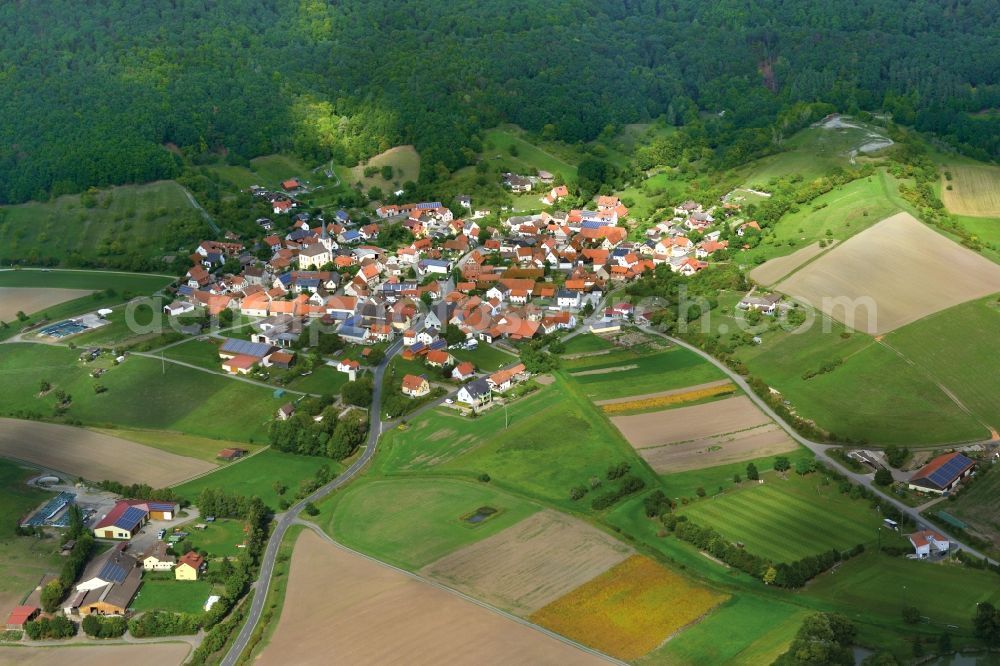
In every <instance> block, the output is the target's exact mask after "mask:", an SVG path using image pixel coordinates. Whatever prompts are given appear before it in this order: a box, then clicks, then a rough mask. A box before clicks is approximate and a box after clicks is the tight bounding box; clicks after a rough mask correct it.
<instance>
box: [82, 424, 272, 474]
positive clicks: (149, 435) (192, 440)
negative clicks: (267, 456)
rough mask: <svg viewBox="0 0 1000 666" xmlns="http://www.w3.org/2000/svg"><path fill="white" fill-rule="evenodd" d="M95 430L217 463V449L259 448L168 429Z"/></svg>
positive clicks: (258, 445) (244, 443) (257, 445)
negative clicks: (183, 433)
mask: <svg viewBox="0 0 1000 666" xmlns="http://www.w3.org/2000/svg"><path fill="white" fill-rule="evenodd" d="M92 429H93V430H96V431H97V432H101V433H104V434H105V435H111V436H112V437H121V438H122V439H127V440H129V441H132V442H136V443H138V444H145V445H146V446H152V447H153V448H156V449H162V450H164V451H169V452H170V453H176V454H177V455H179V456H188V457H190V458H198V459H199V460H207V461H208V462H212V463H216V464H219V465H223V464H225V465H228V464H231V463H223V462H222V461H221V460H219V458H218V457H217V456H218V454H219V451H221V450H222V449H225V448H232V447H239V448H243V449H247V450H249V451H250V452H251V453H252V452H254V451H257V450H259V449H260V448H261V445H260V444H247V443H246V442H231V441H227V440H225V439H211V438H209V437H199V436H197V435H182V434H181V433H178V432H170V431H168V430H137V429H134V428H92Z"/></svg>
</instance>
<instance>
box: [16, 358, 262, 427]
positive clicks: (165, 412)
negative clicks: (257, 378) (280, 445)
mask: <svg viewBox="0 0 1000 666" xmlns="http://www.w3.org/2000/svg"><path fill="white" fill-rule="evenodd" d="M78 353H79V352H77V351H74V350H71V349H67V348H63V347H52V346H44V345H28V344H10V345H3V346H2V347H0V373H2V374H3V375H4V377H5V378H6V381H5V382H3V383H2V384H0V405H2V406H3V412H4V413H5V414H8V415H12V416H17V415H19V414H20V415H23V414H25V413H32V414H36V415H39V416H42V417H47V416H49V415H51V414H52V410H53V406H54V405H55V401H56V398H55V397H54V390H63V391H65V392H66V393H68V394H69V395H71V396H72V399H73V400H72V404H71V405H70V407H69V410H68V411H67V416H68V417H70V418H73V419H78V420H80V421H81V422H83V424H84V425H92V426H107V425H117V426H124V427H126V428H136V429H150V430H176V431H179V432H182V433H186V434H192V435H197V436H199V437H208V438H219V439H229V440H243V441H248V440H251V439H256V441H262V440H263V439H264V438H265V436H266V432H267V424H268V423H269V421H270V420H271V418H272V416H273V412H274V410H276V409H277V407H278V406H279V405H280V401H279V400H276V399H275V398H274V397H273V392H272V391H271V390H270V389H267V388H259V387H256V386H251V385H249V384H245V383H243V382H238V381H234V380H232V379H228V378H226V377H221V376H217V375H210V374H207V373H204V372H201V371H198V370H193V369H190V368H185V367H183V366H178V365H174V364H170V363H165V364H161V362H160V361H159V360H155V359H150V358H142V357H138V356H131V357H129V358H128V359H127V360H126V361H125V362H124V363H123V364H121V365H119V366H117V367H113V368H111V369H110V370H109V371H108V372H107V373H105V374H104V375H103V376H102V377H101V378H100V379H99V380H94V379H92V378H91V377H90V375H89V366H86V365H84V364H82V363H80V362H79V361H78V359H77V356H78ZM42 380H45V381H48V382H50V383H51V384H52V386H53V389H54V390H53V391H52V392H50V393H49V394H48V395H46V396H45V397H41V398H39V397H36V394H37V392H38V387H39V383H40V382H41V381H42ZM95 384H100V385H102V386H104V387H106V388H107V391H106V392H104V393H101V394H96V393H95V392H94V388H93V387H94V385H95ZM234 406H238V407H239V408H238V409H237V408H234Z"/></svg>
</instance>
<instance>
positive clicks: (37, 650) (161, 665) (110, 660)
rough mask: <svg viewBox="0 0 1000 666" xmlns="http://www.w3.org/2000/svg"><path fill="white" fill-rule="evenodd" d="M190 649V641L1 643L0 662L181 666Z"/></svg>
mask: <svg viewBox="0 0 1000 666" xmlns="http://www.w3.org/2000/svg"><path fill="white" fill-rule="evenodd" d="M190 650H191V646H190V645H188V644H187V643H143V644H142V645H122V644H119V645H100V644H89V645H66V646H59V647H2V646H0V664H19V666H51V665H52V664H73V666H108V664H142V666H178V665H179V664H181V663H183V662H184V660H185V659H187V655H188V652H189V651H190Z"/></svg>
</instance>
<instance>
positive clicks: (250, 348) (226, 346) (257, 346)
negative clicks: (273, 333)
mask: <svg viewBox="0 0 1000 666" xmlns="http://www.w3.org/2000/svg"><path fill="white" fill-rule="evenodd" d="M270 350H271V346H270V345H268V344H265V343H263V342H250V341H249V340H237V339H236V338H228V339H227V340H226V341H225V342H224V343H222V351H224V352H227V353H230V354H241V355H246V356H264V355H266V354H267V352H269V351H270Z"/></svg>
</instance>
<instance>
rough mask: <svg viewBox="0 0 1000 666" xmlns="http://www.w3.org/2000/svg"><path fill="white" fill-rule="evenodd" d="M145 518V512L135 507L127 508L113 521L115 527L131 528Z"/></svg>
mask: <svg viewBox="0 0 1000 666" xmlns="http://www.w3.org/2000/svg"><path fill="white" fill-rule="evenodd" d="M145 517H146V511H145V510H143V509H140V508H139V507H135V506H133V507H129V508H128V509H126V510H125V513H123V514H122V515H121V516H119V518H118V520H116V521H115V527H121V528H132V527H135V526H136V524H137V523H139V521H141V520H142V519H143V518H145Z"/></svg>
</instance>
